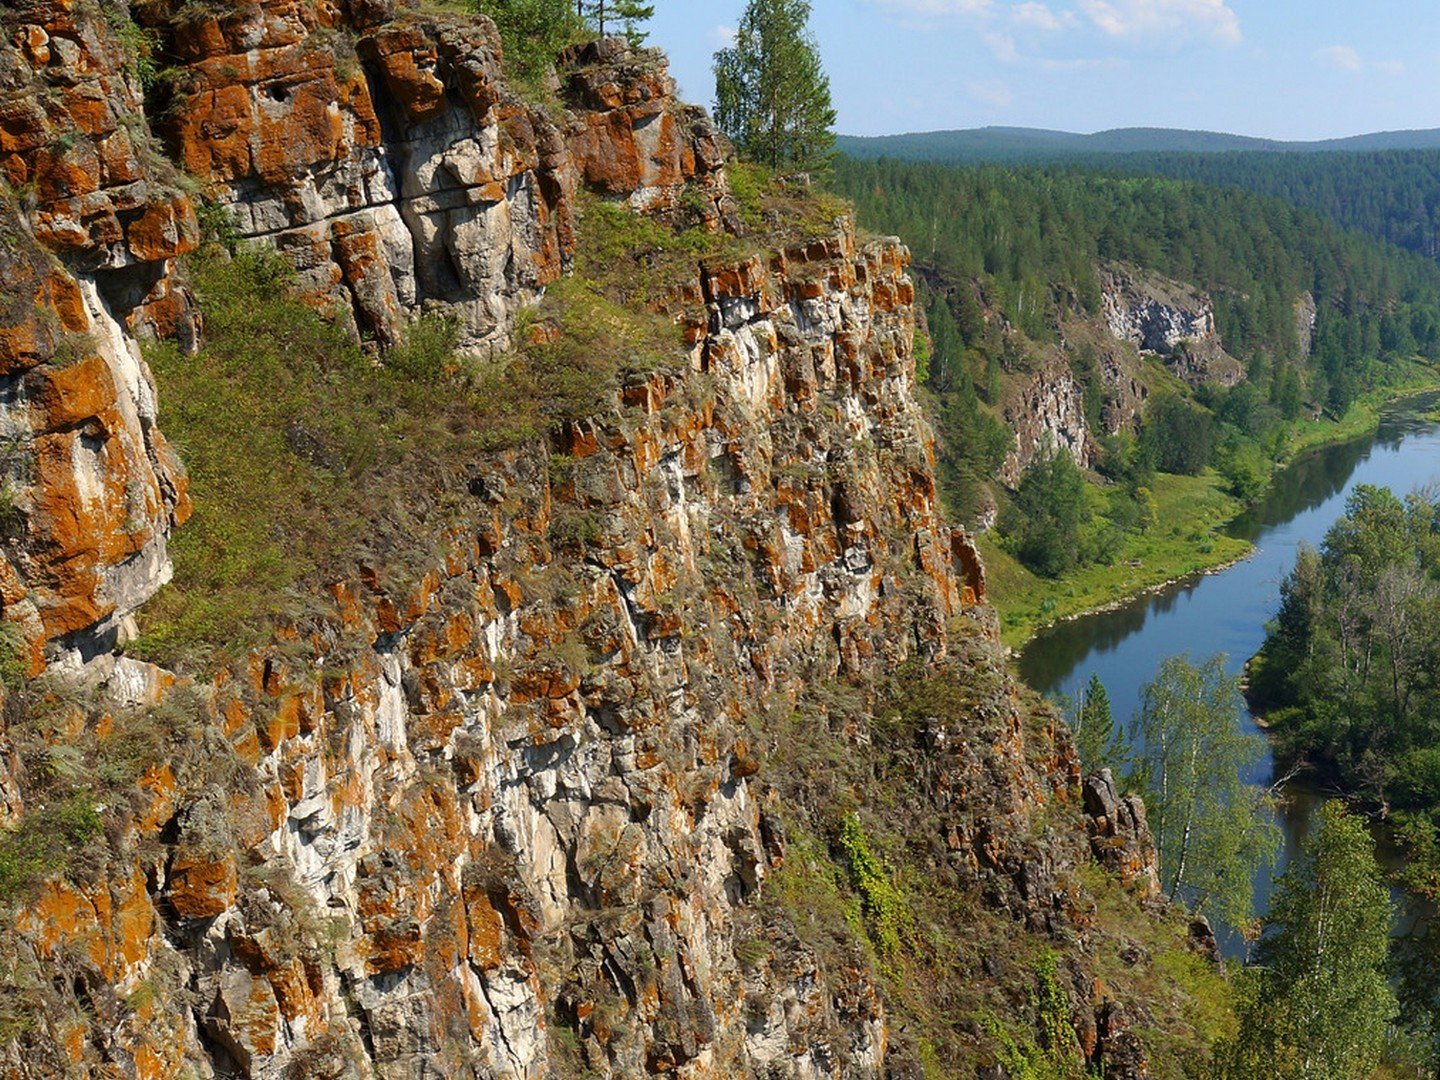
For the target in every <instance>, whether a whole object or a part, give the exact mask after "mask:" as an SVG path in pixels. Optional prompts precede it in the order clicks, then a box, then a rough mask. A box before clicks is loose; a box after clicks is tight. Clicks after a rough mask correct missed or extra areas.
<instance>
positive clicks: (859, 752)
mask: <svg viewBox="0 0 1440 1080" xmlns="http://www.w3.org/2000/svg"><path fill="white" fill-rule="evenodd" d="M953 646H954V657H953V660H952V662H951V663H950V664H949V665H948V666H946V667H944V668H943V669H941V670H939V671H936V672H933V673H930V672H925V671H922V670H920V669H918V668H917V669H907V670H904V671H902V672H900V673H899V674H897V676H896V677H895V678H894V679H892V680H890V681H889V683H888V684H887V685H883V686H881V687H880V688H879V691H878V693H874V692H873V691H872V690H870V689H867V688H864V687H859V686H852V685H848V684H837V683H835V682H833V681H826V680H824V679H821V678H817V679H816V680H814V682H813V683H812V684H811V691H810V694H809V695H808V698H807V700H805V701H802V702H801V704H800V706H799V707H798V709H797V710H796V711H795V712H794V713H793V714H792V713H788V712H786V711H784V710H783V709H780V708H779V707H778V706H777V709H776V710H775V711H773V712H772V713H771V714H770V715H767V716H757V717H755V718H754V719H753V720H752V733H753V734H754V737H755V740H756V742H755V745H754V746H752V748H751V749H752V751H753V752H754V753H755V754H756V757H757V758H758V759H759V760H761V761H762V762H763V765H762V766H761V769H760V772H759V773H758V774H757V776H756V779H755V781H754V782H755V783H756V784H757V785H759V786H760V788H761V789H762V790H763V791H765V792H766V793H767V794H769V795H770V796H772V797H773V798H772V801H770V802H768V803H767V805H770V806H771V807H773V808H774V809H773V810H772V812H773V813H777V814H778V815H779V816H780V817H781V818H782V821H783V825H784V831H785V835H786V851H785V857H784V859H783V860H782V861H781V862H780V864H779V865H778V866H777V867H776V868H775V869H774V870H772V871H771V873H770V875H769V876H768V877H767V879H766V881H765V884H764V886H763V889H762V892H761V901H760V910H761V913H762V920H763V921H762V929H761V931H760V932H759V933H758V934H757V935H756V936H753V937H747V938H745V939H743V940H741V941H738V942H737V943H736V956H737V959H738V960H739V961H740V963H741V964H742V966H745V967H746V968H747V969H749V968H754V967H756V966H759V965H760V964H763V963H773V964H775V965H777V967H780V968H781V969H782V970H783V965H784V963H785V962H786V961H787V959H789V958H790V957H791V950H792V949H793V945H791V944H790V942H791V940H792V939H791V938H790V936H789V935H790V932H791V929H793V933H794V934H795V935H796V936H798V938H799V939H800V941H802V942H803V943H804V944H805V945H806V946H807V947H808V948H809V949H811V950H813V951H814V954H815V956H816V957H817V958H818V960H819V962H820V964H821V966H822V967H823V968H824V969H825V970H826V971H827V972H828V973H830V974H831V975H832V977H833V975H834V974H835V973H839V972H843V971H849V970H855V969H857V968H859V969H862V970H868V971H869V972H870V973H871V975H872V977H873V978H874V979H875V980H876V982H877V983H878V985H879V986H880V988H881V989H882V992H883V995H884V999H885V1009H886V1013H887V1016H888V1023H887V1027H888V1028H889V1030H890V1033H891V1044H890V1057H889V1062H890V1063H891V1065H892V1067H893V1068H894V1071H896V1072H897V1074H903V1075H915V1076H923V1077H925V1078H926V1080H932V1078H935V1080H938V1078H941V1077H952V1076H972V1075H976V1074H977V1073H978V1072H979V1071H980V1070H982V1069H985V1068H993V1067H994V1066H995V1065H997V1064H999V1065H1003V1066H1004V1067H1005V1068H1006V1070H1007V1075H1011V1076H1029V1077H1035V1078H1046V1080H1049V1078H1055V1080H1060V1078H1070V1077H1073V1078H1076V1080H1079V1078H1080V1077H1081V1076H1083V1075H1086V1074H1085V1064H1084V1061H1083V1058H1082V1055H1081V1052H1080V1047H1079V1044H1078V1041H1077V1039H1076V1037H1075V1035H1074V1032H1073V1029H1072V1028H1071V1026H1070V1019H1069V1018H1070V1016H1071V1015H1072V1012H1071V1010H1070V1008H1069V1004H1070V1001H1071V1000H1074V1001H1076V1003H1077V1009H1080V1010H1083V1009H1085V1008H1087V1007H1088V1006H1089V1004H1090V997H1091V995H1092V994H1093V993H1095V988H1094V986H1093V984H1092V983H1091V982H1090V981H1089V979H1088V978H1084V979H1082V978H1081V974H1082V973H1084V974H1085V975H1087V976H1095V977H1099V978H1100V979H1102V980H1103V986H1104V990H1103V994H1104V996H1105V997H1108V998H1110V999H1112V1000H1115V1001H1118V1002H1121V1003H1123V1004H1124V1005H1125V1007H1126V1010H1127V1015H1128V1018H1129V1022H1130V1023H1132V1024H1135V1025H1137V1026H1139V1027H1141V1028H1143V1035H1144V1038H1145V1040H1146V1044H1147V1047H1148V1049H1149V1051H1150V1054H1151V1060H1150V1064H1151V1075H1152V1076H1155V1077H1157V1078H1169V1080H1180V1078H1184V1077H1190V1076H1203V1075H1205V1069H1206V1065H1207V1061H1208V1053H1209V1047H1210V1046H1211V1044H1212V1043H1213V1042H1214V1040H1215V1039H1216V1038H1217V1037H1218V1036H1221V1035H1225V1034H1228V1033H1229V1032H1230V1031H1231V1030H1232V1029H1233V1025H1234V1016H1233V1009H1232V1005H1231V991H1230V987H1229V984H1228V983H1227V982H1226V980H1225V978H1224V977H1223V976H1222V975H1221V974H1220V973H1218V972H1216V971H1214V970H1213V969H1211V968H1210V967H1208V966H1207V965H1206V964H1204V963H1203V962H1201V961H1200V960H1199V959H1198V958H1197V957H1195V956H1194V955H1193V953H1191V952H1190V950H1189V949H1188V947H1187V943H1186V921H1185V916H1184V913H1183V911H1182V910H1181V909H1178V908H1177V909H1173V910H1170V911H1163V912H1157V911H1154V910H1149V909H1145V908H1143V907H1142V905H1141V903H1140V902H1139V901H1138V900H1137V899H1136V898H1135V897H1134V896H1132V895H1131V894H1129V893H1128V892H1126V891H1125V890H1124V889H1123V888H1122V887H1121V886H1120V884H1119V883H1118V882H1117V881H1116V880H1114V879H1113V878H1111V877H1109V876H1108V875H1107V874H1105V873H1104V872H1103V871H1102V870H1101V869H1100V868H1098V867H1097V866H1095V865H1094V864H1092V863H1090V862H1089V861H1088V859H1086V858H1085V856H1084V852H1085V851H1086V845H1085V841H1084V839H1083V838H1084V835H1085V831H1084V825H1083V823H1082V821H1081V818H1080V815H1079V810H1078V797H1077V796H1078V793H1074V792H1071V793H1068V797H1066V798H1054V797H1052V798H1051V799H1050V801H1049V802H1048V803H1047V804H1046V805H1044V806H1037V807H1035V808H1034V809H1033V811H1032V812H1031V825H1032V830H1031V833H1030V834H1029V835H1026V836H1011V837H1007V838H1006V841H1005V842H1006V846H1007V850H1008V851H1010V853H1011V856H1012V857H1013V858H1015V859H1016V860H1017V861H1018V860H1020V859H1034V860H1035V861H1036V862H1037V863H1043V862H1045V861H1046V860H1047V859H1049V858H1052V857H1054V858H1057V859H1059V860H1060V866H1059V868H1058V870H1059V872H1058V874H1057V878H1056V886H1057V888H1058V889H1060V890H1061V891H1062V893H1063V896H1064V901H1065V904H1066V906H1067V907H1068V908H1069V909H1071V911H1072V913H1073V914H1072V915H1071V916H1062V917H1061V918H1060V919H1059V920H1058V921H1059V924H1060V925H1061V927H1062V928H1061V929H1059V930H1058V931H1057V932H1056V933H1055V934H1053V935H1052V934H1049V933H1045V932H1042V931H1037V930H1033V929H1028V928H1027V927H1026V925H1025V923H1024V922H1023V921H1021V920H1017V919H1016V918H1015V917H1014V916H1013V915H1012V914H1011V913H1010V912H1009V911H1008V910H1007V908H1006V904H1005V902H1004V897H1005V896H1006V895H1007V889H1012V888H1013V886H1007V885H1002V884H1000V883H999V882H998V881H996V880H992V881H989V882H987V875H986V874H985V873H984V872H973V871H963V870H962V871H961V872H959V873H957V872H956V871H955V870H954V869H952V867H955V866H957V865H961V866H963V865H964V852H963V851H954V850H952V849H951V848H950V847H949V846H947V842H946V837H947V836H951V835H952V831H953V829H954V827H955V826H957V825H962V826H963V825H969V826H971V827H974V826H975V825H976V824H977V823H978V822H979V821H983V820H984V819H985V818H988V817H990V816H991V815H992V814H995V813H996V811H997V807H999V806H1002V805H1005V804H1006V800H1007V798H1008V796H1007V794H1006V792H1007V790H1008V789H1007V786H1006V785H1007V783H1008V781H1007V780H1006V779H1005V778H1004V777H1002V776H1000V775H998V773H997V771H996V770H994V769H992V768H990V767H989V766H988V764H987V762H986V760H985V759H986V753H984V752H982V753H980V760H979V761H977V762H976V763H975V765H974V769H973V773H972V774H970V775H971V776H972V779H971V780H967V781H965V782H964V783H963V784H962V785H961V786H962V788H963V789H964V791H965V797H964V800H963V802H962V803H959V804H953V805H945V806H944V807H943V808H942V807H941V806H939V805H937V799H936V792H937V790H944V789H945V786H946V782H945V781H943V780H942V779H940V777H939V776H937V770H944V769H946V768H948V767H949V766H948V765H947V764H946V755H945V754H944V753H941V754H939V755H937V754H936V753H935V751H934V749H933V748H932V746H931V744H930V743H929V742H928V741H927V737H926V734H925V733H926V732H927V731H928V730H930V728H931V726H932V724H933V720H934V718H939V719H940V720H941V721H942V722H944V723H946V725H947V726H949V727H951V728H952V730H956V731H963V732H964V735H965V738H966V741H967V743H968V744H970V745H972V746H975V747H989V746H1001V745H1004V744H1005V743H1006V742H1007V741H1008V740H1009V739H1010V738H1011V737H1012V736H1011V735H1010V734H1009V733H1010V730H1011V729H1010V727H1009V721H1008V714H1007V712H1006V710H1005V709H1003V708H1002V709H1000V710H997V709H996V708H995V703H996V702H1000V701H1007V700H1010V693H1011V689H1012V687H1013V683H1012V682H1011V680H1010V679H1009V677H1008V676H1007V675H1006V674H1005V670H1004V666H1003V661H1002V660H1001V659H1000V657H999V655H998V652H997V650H996V648H995V646H994V645H993V643H991V642H990V641H989V640H988V639H987V638H986V637H985V636H984V634H983V633H982V632H980V631H979V630H978V629H977V628H968V627H967V626H965V625H960V626H957V628H956V633H955V635H954V637H953ZM1018 707H1019V708H1020V710H1021V712H1022V716H1023V722H1022V733H1021V739H1022V740H1023V743H1024V746H1025V756H1026V757H1027V758H1029V759H1030V760H1031V761H1032V762H1034V763H1035V764H1036V766H1037V767H1038V768H1041V769H1047V768H1051V767H1053V756H1054V752H1055V747H1054V743H1053V734H1052V733H1051V732H1050V731H1049V730H1048V727H1049V724H1050V722H1051V721H1050V720H1049V719H1047V718H1048V716H1049V714H1048V712H1047V711H1046V709H1045V707H1044V706H1043V705H1042V704H1041V703H1040V702H1039V701H1038V699H1037V698H1036V697H1035V696H1034V695H1033V694H1030V693H1028V692H1025V691H1023V690H1022V693H1021V698H1020V700H1019V703H1018ZM1002 769H1003V766H1002ZM1067 837H1068V840H1067V839H1065V838H1067ZM951 843H952V844H953V839H952V841H951ZM1032 848H1033V851H1032V850H1030V849H1032ZM1076 853H1079V856H1080V857H1079V859H1078V865H1070V866H1066V865H1064V864H1065V863H1066V862H1068V861H1069V860H1070V858H1071V856H1072V855H1074V854H1076ZM1072 917H1073V919H1074V923H1073V925H1072V924H1070V923H1068V922H1067V919H1069V918H1072ZM1080 927H1083V928H1084V930H1083V932H1082V937H1081V938H1077V937H1076V936H1075V928H1080ZM1082 983H1083V985H1082Z"/></svg>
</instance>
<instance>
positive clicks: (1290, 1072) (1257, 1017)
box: [1219, 801, 1398, 1080]
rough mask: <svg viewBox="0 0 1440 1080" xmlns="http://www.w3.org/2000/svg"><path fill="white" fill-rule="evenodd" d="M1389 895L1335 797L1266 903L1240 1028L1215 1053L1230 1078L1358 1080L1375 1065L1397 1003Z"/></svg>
mask: <svg viewBox="0 0 1440 1080" xmlns="http://www.w3.org/2000/svg"><path fill="white" fill-rule="evenodd" d="M1392 914H1393V910H1392V903H1391V900H1390V892H1389V890H1388V889H1387V888H1386V887H1385V883H1384V881H1383V880H1382V878H1381V875H1380V868H1379V866H1378V865H1377V864H1376V861H1375V841H1374V840H1373V839H1371V837H1370V833H1369V830H1368V829H1366V828H1365V824H1364V822H1363V821H1361V820H1360V819H1358V818H1355V817H1352V816H1351V815H1350V814H1348V813H1347V812H1346V811H1345V809H1344V807H1343V806H1342V805H1341V804H1340V803H1339V802H1336V801H1332V802H1330V803H1327V804H1326V806H1325V808H1324V809H1323V810H1322V811H1321V812H1320V823H1319V828H1318V829H1317V830H1315V831H1314V832H1313V833H1312V834H1311V835H1310V837H1309V838H1307V840H1306V842H1305V848H1304V854H1303V856H1302V857H1301V858H1300V859H1298V860H1297V861H1296V862H1295V863H1293V864H1292V865H1291V866H1290V868H1289V869H1287V870H1286V871H1285V874H1284V876H1283V877H1282V878H1281V879H1280V883H1279V885H1278V887H1277V889H1276V892H1275V896H1274V898H1273V899H1272V901H1271V905H1270V915H1269V917H1268V919H1267V920H1266V922H1267V928H1268V929H1269V930H1271V931H1272V932H1271V933H1269V934H1267V935H1266V936H1265V937H1264V939H1263V940H1262V941H1261V943H1260V946H1259V949H1258V950H1257V957H1258V963H1257V964H1256V966H1255V967H1254V968H1252V969H1250V970H1249V971H1247V972H1246V976H1247V977H1246V980H1245V985H1244V986H1243V987H1242V994H1241V1001H1240V1006H1239V1009H1238V1013H1239V1019H1240V1031H1239V1034H1238V1035H1237V1036H1236V1038H1235V1040H1234V1042H1233V1044H1231V1045H1230V1046H1228V1047H1225V1048H1222V1051H1221V1053H1220V1055H1219V1057H1220V1058H1221V1062H1222V1064H1223V1065H1224V1067H1225V1075H1226V1076H1227V1077H1228V1078H1230V1080H1259V1078H1261V1077H1264V1078H1265V1080H1272V1078H1273V1080H1355V1078H1357V1077H1367V1076H1370V1075H1371V1074H1372V1073H1373V1072H1374V1070H1375V1067H1376V1066H1377V1065H1379V1064H1380V1059H1381V1054H1382V1051H1383V1049H1384V1044H1385V1032H1386V1028H1387V1026H1388V1025H1389V1024H1390V1022H1391V1021H1392V1020H1393V1019H1394V1018H1395V1015H1396V1013H1397V1011H1398V1007H1397V1005H1396V1001H1395V992H1394V990H1393V989H1392V988H1391V985H1390V981H1389V980H1388V979H1387V978H1386V962H1387V956H1388V953H1389V930H1390V920H1391V917H1392Z"/></svg>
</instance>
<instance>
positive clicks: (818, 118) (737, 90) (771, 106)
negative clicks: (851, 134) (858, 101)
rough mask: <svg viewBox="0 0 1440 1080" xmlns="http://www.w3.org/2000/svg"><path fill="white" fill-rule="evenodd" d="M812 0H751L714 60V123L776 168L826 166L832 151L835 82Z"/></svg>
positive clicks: (746, 151)
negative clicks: (824, 59)
mask: <svg viewBox="0 0 1440 1080" xmlns="http://www.w3.org/2000/svg"><path fill="white" fill-rule="evenodd" d="M809 19H810V4H809V3H808V0H750V3H749V5H748V6H747V7H746V8H745V14H744V15H743V16H741V18H740V26H739V28H738V30H737V31H736V36H735V44H734V45H732V46H730V47H729V48H725V49H721V50H720V51H719V52H717V53H716V54H715V121H716V123H717V124H719V126H720V130H721V131H723V132H724V133H725V134H726V135H728V136H729V137H730V139H731V141H732V142H734V143H735V146H736V149H738V150H739V151H740V153H741V154H742V155H744V156H745V157H748V158H750V159H751V160H754V161H760V162H763V163H765V164H767V165H769V166H770V167H771V168H775V169H778V168H780V167H782V166H785V167H800V168H820V167H823V166H824V165H825V163H826V161H827V159H828V157H829V155H830V151H831V148H832V147H833V146H834V144H835V136H834V133H833V132H832V131H831V130H830V129H831V128H832V127H833V126H834V124H835V109H834V108H833V107H832V105H831V103H830V80H829V79H828V78H827V77H826V75H825V71H824V69H823V67H822V66H821V63H820V52H819V48H818V46H817V45H816V43H815V37H814V35H813V34H811V33H810V31H809V29H808V26H807V24H808V22H809Z"/></svg>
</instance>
